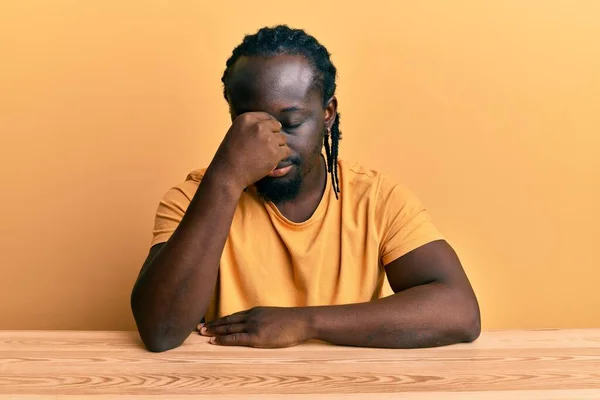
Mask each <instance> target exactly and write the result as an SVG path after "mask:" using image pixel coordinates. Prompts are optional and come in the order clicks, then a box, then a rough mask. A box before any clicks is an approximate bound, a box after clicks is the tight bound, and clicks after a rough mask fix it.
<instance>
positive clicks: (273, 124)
mask: <svg viewBox="0 0 600 400" xmlns="http://www.w3.org/2000/svg"><path fill="white" fill-rule="evenodd" d="M261 124H269V126H270V128H271V131H272V132H280V131H281V128H282V127H283V125H281V122H279V121H278V120H276V119H272V120H268V121H264V122H261Z"/></svg>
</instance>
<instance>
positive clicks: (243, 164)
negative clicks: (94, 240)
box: [131, 112, 291, 351]
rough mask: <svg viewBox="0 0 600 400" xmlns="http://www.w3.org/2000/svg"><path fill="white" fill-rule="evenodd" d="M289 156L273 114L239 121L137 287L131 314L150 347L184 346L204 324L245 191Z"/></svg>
mask: <svg viewBox="0 0 600 400" xmlns="http://www.w3.org/2000/svg"><path fill="white" fill-rule="evenodd" d="M290 153H291V151H290V148H289V147H288V146H287V144H286V138H285V136H284V135H283V134H282V133H281V123H279V121H277V120H276V119H274V118H273V117H272V116H271V115H269V114H266V113H260V112H254V113H245V114H242V115H240V116H238V117H237V118H236V119H235V120H234V121H233V123H232V125H231V127H230V128H229V131H228V132H227V134H226V135H225V138H224V139H223V142H222V143H221V146H219V149H218V150H217V152H216V154H215V156H214V158H213V160H212V162H211V164H210V166H209V168H208V169H207V171H206V173H205V175H204V178H203V179H202V181H201V183H200V185H199V187H198V189H197V190H196V193H195V195H194V197H193V198H192V200H191V202H190V204H189V206H188V207H187V211H185V215H184V216H183V218H181V222H180V223H179V225H178V226H177V228H176V229H175V231H174V232H173V235H172V236H171V237H170V238H169V240H168V241H167V243H165V244H162V245H156V246H154V247H153V248H152V250H151V251H150V254H149V256H148V259H147V260H146V262H145V263H144V266H143V267H142V270H141V272H140V275H139V277H138V279H137V282H136V283H135V287H134V288H133V292H132V294H131V309H132V311H133V316H134V318H135V322H136V324H137V327H138V330H139V332H140V336H141V337H142V341H143V342H144V344H145V345H146V347H148V349H149V350H151V351H165V350H169V349H172V348H173V347H177V346H179V345H180V344H181V343H182V342H183V341H184V340H185V339H186V338H187V337H188V336H189V334H190V333H191V332H192V331H193V330H194V328H195V326H196V324H198V323H199V322H200V320H201V319H202V317H203V316H204V314H205V313H206V310H207V308H208V306H209V304H210V300H211V297H212V295H213V291H214V288H215V283H216V280H217V274H218V270H219V262H220V259H221V253H222V252H223V247H224V246H225V241H226V240H227V236H228V234H229V229H230V228H231V223H232V221H233V216H234V213H235V209H236V208H237V203H238V201H239V199H240V197H241V195H242V191H243V189H244V188H246V187H248V186H250V185H252V184H253V183H254V182H256V181H258V180H259V179H261V178H262V177H264V176H266V175H267V174H268V173H269V172H271V171H272V170H273V168H275V166H277V164H278V163H279V161H281V160H283V159H285V158H287V157H288V156H289V155H290ZM171 222H172V221H171Z"/></svg>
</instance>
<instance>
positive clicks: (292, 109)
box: [232, 106, 306, 115]
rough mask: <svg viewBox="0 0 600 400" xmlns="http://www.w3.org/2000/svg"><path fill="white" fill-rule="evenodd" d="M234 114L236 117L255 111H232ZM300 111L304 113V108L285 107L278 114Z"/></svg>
mask: <svg viewBox="0 0 600 400" xmlns="http://www.w3.org/2000/svg"><path fill="white" fill-rule="evenodd" d="M232 111H234V112H235V113H236V115H241V114H244V113H247V112H251V111H255V110H246V109H241V110H232ZM302 111H306V109H305V108H302V107H299V106H291V107H285V108H282V109H281V110H279V113H280V114H291V113H294V112H302Z"/></svg>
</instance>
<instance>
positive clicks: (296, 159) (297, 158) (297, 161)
mask: <svg viewBox="0 0 600 400" xmlns="http://www.w3.org/2000/svg"><path fill="white" fill-rule="evenodd" d="M292 164H295V165H300V164H302V157H300V156H299V155H293V156H290V157H288V158H286V159H285V160H281V161H280V162H279V164H277V165H292Z"/></svg>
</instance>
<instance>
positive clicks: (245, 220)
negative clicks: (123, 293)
mask: <svg viewBox="0 0 600 400" xmlns="http://www.w3.org/2000/svg"><path fill="white" fill-rule="evenodd" d="M335 78H336V68H335V66H334V65H333V64H332V63H331V60H330V55H329V52H328V51H327V49H326V48H325V47H323V46H322V45H321V44H319V42H318V41H317V40H316V39H315V38H314V37H312V36H310V35H308V34H306V33H305V32H304V31H302V30H296V29H290V28H288V27H287V26H277V27H275V28H263V29H261V30H259V31H258V32H257V33H256V34H255V35H250V36H246V37H245V38H244V41H243V42H242V44H240V45H239V46H238V47H236V48H235V49H234V50H233V54H232V56H231V58H230V59H229V60H228V61H227V68H226V70H225V73H224V75H223V78H222V81H223V84H224V94H225V99H226V100H227V102H228V104H229V110H230V113H231V119H232V121H233V123H232V125H231V127H230V128H229V131H228V132H227V134H226V135H225V138H224V139H223V142H222V144H221V146H220V147H219V149H218V150H217V152H216V154H215V156H214V158H213V160H212V162H211V163H210V165H209V166H208V168H207V169H205V170H200V171H195V172H192V173H191V174H190V175H189V176H188V178H187V180H186V181H185V182H183V183H182V184H180V185H178V186H176V187H174V188H173V189H171V190H170V191H169V192H168V193H167V194H166V196H165V197H164V199H163V200H162V201H161V203H160V206H159V208H158V212H157V215H156V224H155V229H154V239H153V242H152V248H151V250H150V254H149V255H148V258H147V260H146V262H145V263H144V266H143V267H142V270H141V272H140V275H139V277H138V280H137V282H136V284H135V287H134V289H133V293H132V297H131V306H132V309H133V314H134V316H135V320H136V323H137V326H138V329H139V332H140V335H141V337H142V340H143V341H144V343H145V344H146V346H147V347H148V349H149V350H151V351H164V350H168V349H171V348H174V347H177V346H179V345H180V344H181V343H182V342H183V341H184V340H185V339H186V338H187V336H188V335H189V334H190V333H191V332H192V331H193V330H194V329H197V330H198V331H199V333H200V334H202V335H205V336H209V337H210V342H211V343H214V344H219V345H241V346H254V347H285V346H293V345H296V344H299V343H301V342H303V341H306V340H309V339H319V340H324V341H327V342H331V343H335V344H340V345H351V346H369V347H390V348H409V347H426V346H439V345H446V344H451V343H456V342H461V341H472V340H475V339H476V338H477V337H478V336H479V333H480V316H479V307H478V304H477V300H476V298H475V295H474V293H473V290H472V288H471V285H470V283H469V281H468V279H467V277H466V275H465V273H464V271H463V268H462V266H461V264H460V261H459V260H458V258H457V256H456V254H455V252H454V251H453V250H452V248H451V247H450V246H449V245H448V243H447V242H446V241H444V240H443V239H442V237H441V236H440V234H439V233H438V231H437V230H436V229H435V227H434V226H433V225H432V223H431V221H430V218H429V216H428V214H427V212H426V211H425V210H424V208H423V207H422V205H421V204H420V203H419V201H418V200H417V199H416V198H415V197H414V196H413V195H412V194H411V193H410V192H409V191H408V190H407V189H405V188H404V187H402V186H400V185H397V184H395V183H393V182H391V181H390V180H389V179H388V178H386V177H385V176H383V175H382V174H380V173H377V172H374V171H370V170H367V169H364V168H362V167H361V166H359V165H350V164H348V163H345V162H343V161H341V160H338V143H339V140H340V130H339V124H340V117H339V114H338V112H337V107H338V102H337V99H336V97H335V88H336V83H335ZM323 147H324V148H325V155H323V154H322V150H323ZM386 276H387V280H388V281H389V284H390V286H391V289H392V290H393V293H391V292H390V293H385V287H386V286H384V281H385V277H386ZM204 321H206V323H203V322H204Z"/></svg>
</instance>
